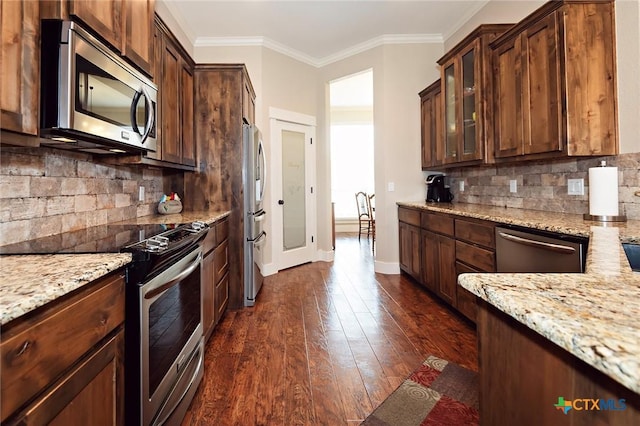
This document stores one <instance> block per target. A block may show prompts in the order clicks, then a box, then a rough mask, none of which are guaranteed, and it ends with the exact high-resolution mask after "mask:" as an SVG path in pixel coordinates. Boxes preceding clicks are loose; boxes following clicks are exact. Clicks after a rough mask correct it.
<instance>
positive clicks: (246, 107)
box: [242, 79, 256, 124]
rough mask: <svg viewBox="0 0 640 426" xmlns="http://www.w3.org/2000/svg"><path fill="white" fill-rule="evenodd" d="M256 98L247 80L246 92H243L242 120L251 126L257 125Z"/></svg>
mask: <svg viewBox="0 0 640 426" xmlns="http://www.w3.org/2000/svg"><path fill="white" fill-rule="evenodd" d="M255 109H256V104H255V98H254V96H253V91H252V90H251V86H250V85H249V82H248V81H247V80H246V79H245V81H244V90H243V92H242V118H244V119H245V120H246V121H247V122H248V123H249V124H253V123H255Z"/></svg>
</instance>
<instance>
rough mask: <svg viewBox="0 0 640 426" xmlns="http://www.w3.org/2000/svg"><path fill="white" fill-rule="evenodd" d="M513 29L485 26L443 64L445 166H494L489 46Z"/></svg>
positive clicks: (447, 56) (469, 37) (465, 40)
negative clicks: (489, 164) (485, 164)
mask: <svg viewBox="0 0 640 426" xmlns="http://www.w3.org/2000/svg"><path fill="white" fill-rule="evenodd" d="M511 26H512V25H510V24H490V25H481V26H479V27H478V28H476V30H474V31H473V32H472V33H471V34H469V35H468V36H467V37H466V38H465V39H464V40H462V41H461V42H460V43H458V44H457V45H456V46H455V47H454V48H453V49H451V50H450V51H449V52H448V53H447V54H446V55H445V56H443V57H442V58H441V59H440V60H439V61H438V64H440V67H441V68H440V70H441V77H442V78H441V90H442V97H441V102H442V111H443V114H442V119H443V120H444V125H443V129H444V138H443V142H442V143H444V148H443V149H442V151H443V152H444V158H443V163H444V164H445V165H448V164H456V165H457V164H465V165H467V164H469V165H470V164H481V163H492V162H493V149H492V148H490V147H488V146H487V144H488V143H491V141H492V127H491V104H492V102H491V99H492V88H491V85H492V76H491V52H490V50H489V46H488V44H489V43H490V42H491V41H492V40H493V39H495V38H496V37H498V36H499V35H501V34H502V33H504V32H505V31H506V30H507V29H509V28H510V27H511Z"/></svg>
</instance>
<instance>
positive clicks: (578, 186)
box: [567, 179, 584, 195]
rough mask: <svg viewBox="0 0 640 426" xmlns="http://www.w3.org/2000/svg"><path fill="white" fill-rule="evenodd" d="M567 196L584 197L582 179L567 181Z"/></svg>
mask: <svg viewBox="0 0 640 426" xmlns="http://www.w3.org/2000/svg"><path fill="white" fill-rule="evenodd" d="M567 194H569V195H584V179H567Z"/></svg>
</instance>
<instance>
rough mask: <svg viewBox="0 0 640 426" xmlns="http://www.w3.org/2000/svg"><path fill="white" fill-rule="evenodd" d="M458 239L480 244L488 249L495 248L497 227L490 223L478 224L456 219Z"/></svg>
mask: <svg viewBox="0 0 640 426" xmlns="http://www.w3.org/2000/svg"><path fill="white" fill-rule="evenodd" d="M455 228H456V239H458V240H465V241H468V242H470V243H473V244H479V245H481V246H484V247H487V248H492V249H493V248H495V246H496V235H495V226H494V225H493V224H492V223H489V222H476V221H473V222H472V221H469V220H462V219H456V220H455Z"/></svg>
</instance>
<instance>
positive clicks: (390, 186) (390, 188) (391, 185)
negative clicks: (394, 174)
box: [387, 182, 396, 192]
mask: <svg viewBox="0 0 640 426" xmlns="http://www.w3.org/2000/svg"><path fill="white" fill-rule="evenodd" d="M395 190H396V185H395V184H394V183H393V182H389V183H387V191H389V192H393V191H395Z"/></svg>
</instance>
